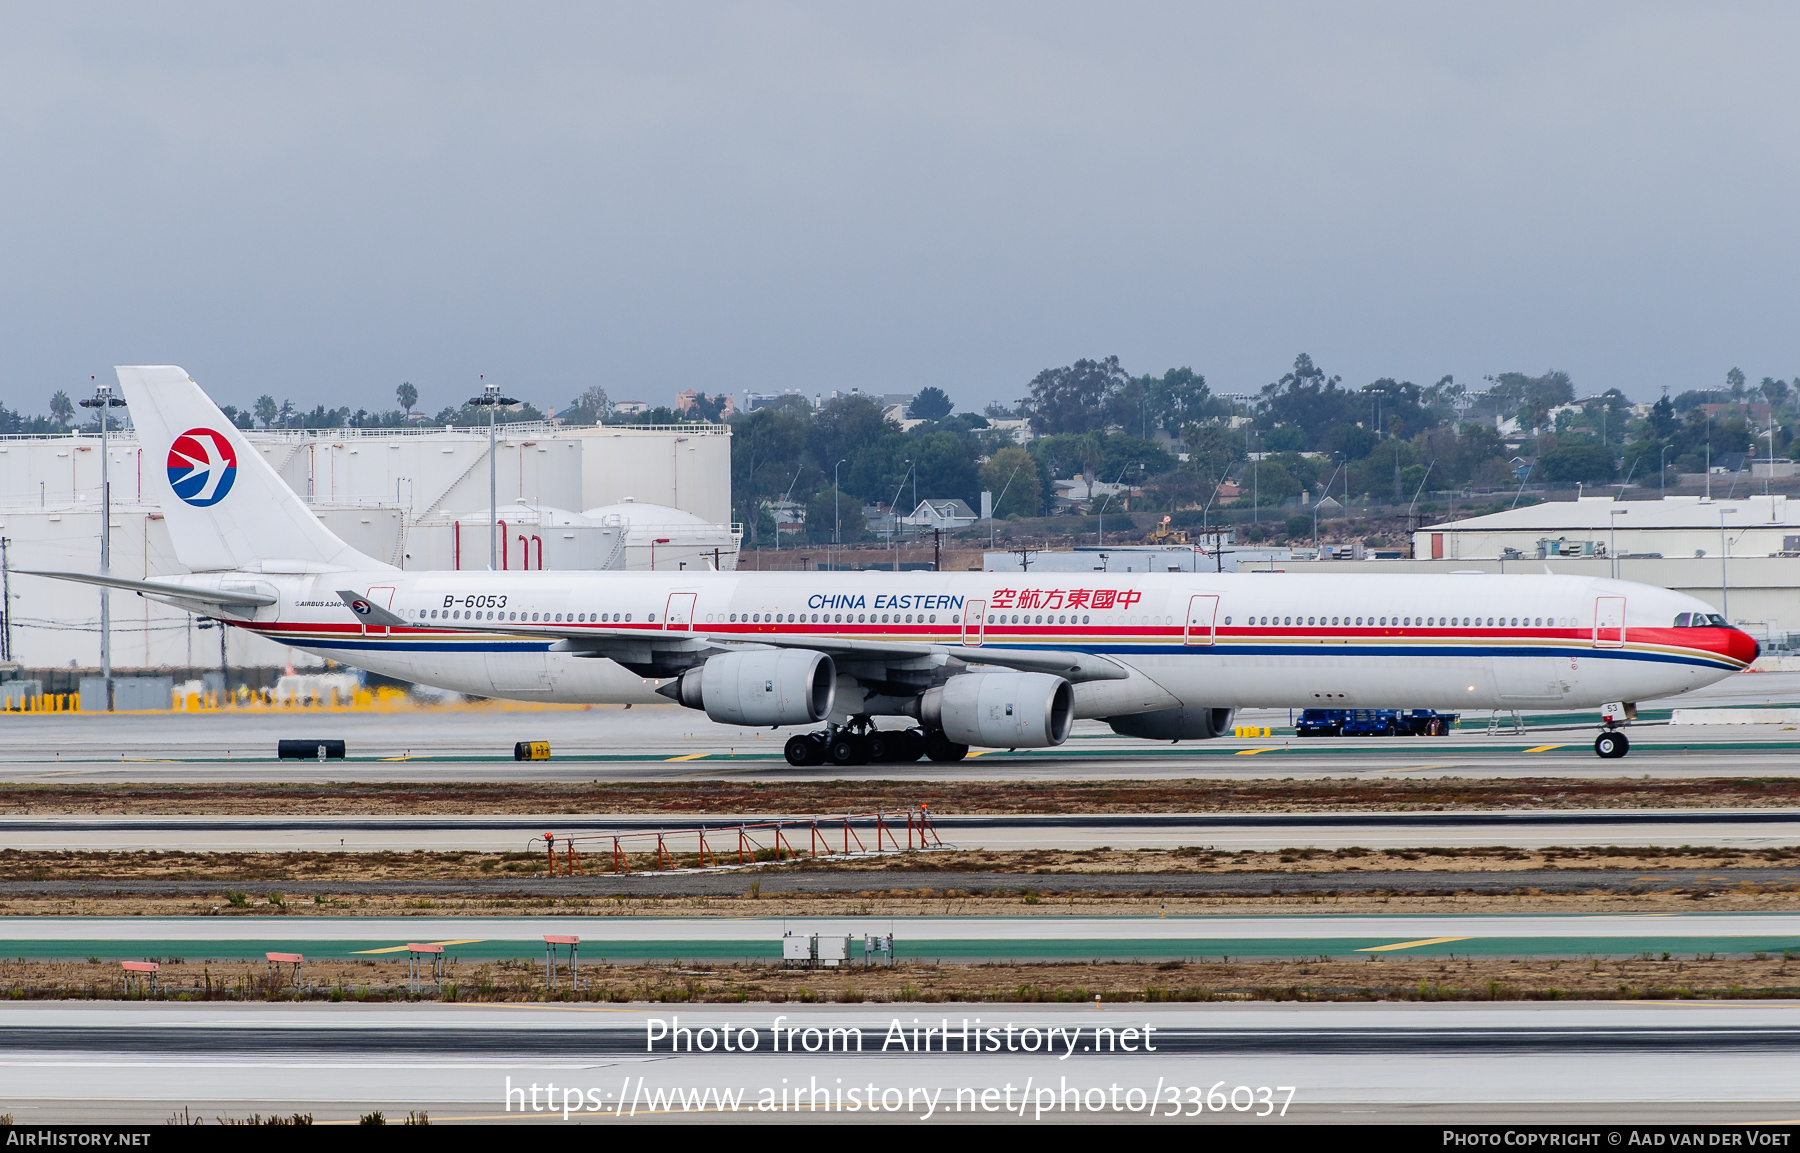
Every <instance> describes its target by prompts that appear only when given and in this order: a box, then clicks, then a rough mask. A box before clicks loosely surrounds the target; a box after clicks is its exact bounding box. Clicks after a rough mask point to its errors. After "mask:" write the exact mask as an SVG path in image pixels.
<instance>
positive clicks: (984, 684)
mask: <svg viewBox="0 0 1800 1153" xmlns="http://www.w3.org/2000/svg"><path fill="white" fill-rule="evenodd" d="M1074 716H1075V689H1074V687H1073V686H1072V685H1070V684H1069V682H1068V681H1065V680H1063V679H1062V678H1061V677H1058V676H1052V675H1051V674H1049V673H964V674H962V675H961V676H955V677H951V678H950V679H949V680H948V681H945V682H944V683H943V684H942V685H940V686H938V687H937V688H935V689H932V690H931V691H930V692H928V693H926V694H925V695H924V697H923V698H922V699H921V700H920V701H919V719H920V720H922V721H924V722H925V725H926V727H928V728H935V729H942V730H943V731H944V735H945V736H946V737H948V738H950V739H951V740H952V741H955V742H956V743H957V744H959V745H980V746H981V747H983V748H989V749H1042V748H1048V747H1049V746H1051V745H1060V744H1062V743H1063V742H1064V741H1066V740H1068V739H1069V722H1070V721H1072V720H1073V719H1074Z"/></svg>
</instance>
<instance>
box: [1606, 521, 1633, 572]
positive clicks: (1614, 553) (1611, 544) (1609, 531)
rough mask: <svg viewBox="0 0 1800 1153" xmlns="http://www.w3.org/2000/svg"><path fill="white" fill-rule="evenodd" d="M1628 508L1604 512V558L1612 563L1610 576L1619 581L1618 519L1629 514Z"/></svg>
mask: <svg viewBox="0 0 1800 1153" xmlns="http://www.w3.org/2000/svg"><path fill="white" fill-rule="evenodd" d="M1630 511H1631V510H1630V509H1628V508H1609V509H1607V510H1606V516H1607V522H1606V556H1607V559H1608V560H1610V561H1612V575H1613V579H1614V580H1618V579H1619V517H1621V516H1623V515H1625V514H1626V513H1629V512H1630Z"/></svg>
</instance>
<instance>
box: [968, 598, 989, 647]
mask: <svg viewBox="0 0 1800 1153" xmlns="http://www.w3.org/2000/svg"><path fill="white" fill-rule="evenodd" d="M986 631H987V602H986V601H967V602H965V603H964V605H963V619H962V643H963V644H965V645H979V644H981V640H982V636H983V634H985V633H986Z"/></svg>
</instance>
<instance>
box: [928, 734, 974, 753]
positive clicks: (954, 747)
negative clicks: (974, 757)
mask: <svg viewBox="0 0 1800 1153" xmlns="http://www.w3.org/2000/svg"><path fill="white" fill-rule="evenodd" d="M925 755H926V756H928V757H930V758H931V759H932V760H934V761H960V760H962V759H963V758H964V757H966V756H968V755H969V746H967V745H959V744H957V743H956V742H955V741H953V740H951V739H950V738H949V737H946V736H945V735H944V734H943V733H942V732H938V731H935V730H934V731H933V732H931V733H929V734H927V735H926V737H925Z"/></svg>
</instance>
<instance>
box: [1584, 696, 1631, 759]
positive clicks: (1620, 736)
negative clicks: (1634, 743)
mask: <svg viewBox="0 0 1800 1153" xmlns="http://www.w3.org/2000/svg"><path fill="white" fill-rule="evenodd" d="M1637 715H1638V711H1637V705H1636V704H1635V703H1630V702H1615V703H1613V704H1609V705H1607V706H1605V707H1604V708H1602V709H1601V710H1600V724H1601V725H1602V726H1604V727H1605V729H1606V731H1605V732H1603V733H1601V734H1600V735H1599V736H1597V737H1595V738H1594V755H1595V756H1596V757H1599V758H1601V759H1602V760H1607V761H1616V760H1618V759H1619V758H1620V757H1622V756H1624V755H1625V754H1626V753H1628V752H1630V751H1631V742H1630V741H1628V740H1626V739H1625V734H1624V733H1621V732H1620V731H1619V725H1620V724H1621V723H1622V722H1626V721H1635V720H1637Z"/></svg>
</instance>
